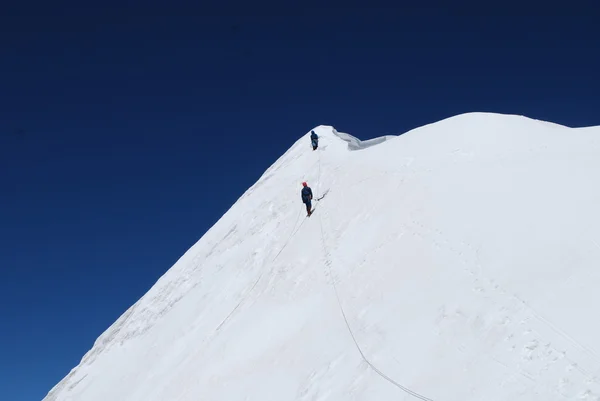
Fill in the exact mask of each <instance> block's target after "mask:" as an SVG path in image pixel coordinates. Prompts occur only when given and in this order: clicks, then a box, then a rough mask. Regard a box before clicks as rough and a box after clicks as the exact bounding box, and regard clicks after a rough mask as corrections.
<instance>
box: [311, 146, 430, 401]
mask: <svg viewBox="0 0 600 401" xmlns="http://www.w3.org/2000/svg"><path fill="white" fill-rule="evenodd" d="M320 177H321V156H320V155H319V183H320ZM319 225H320V228H321V244H322V246H323V252H324V254H325V258H326V262H325V265H326V266H327V269H328V273H329V277H331V284H332V287H333V291H334V293H335V298H336V299H337V304H338V307H339V309H340V312H341V314H342V317H343V318H344V322H345V323H346V328H347V329H348V332H349V333H350V337H352V341H353V342H354V345H355V346H356V349H357V350H358V353H359V354H360V356H361V358H362V359H363V361H364V362H365V363H366V364H367V365H368V366H369V367H370V368H371V369H373V371H374V372H375V373H377V374H378V375H379V376H381V377H382V378H383V379H385V380H387V381H388V382H390V383H391V384H393V385H394V386H396V387H397V388H399V389H400V390H402V391H404V392H405V393H407V394H409V395H412V396H413V397H415V398H418V399H420V400H423V401H433V400H432V399H431V398H427V397H425V396H423V395H421V394H419V393H417V392H415V391H412V390H411V389H409V388H407V387H405V386H403V385H401V384H400V383H398V382H397V381H395V380H394V379H392V378H391V377H389V376H388V375H386V374H385V373H383V372H382V371H381V370H379V369H378V368H377V367H376V366H375V365H373V364H372V363H371V361H369V359H368V358H367V357H366V355H365V354H364V352H363V350H362V348H361V347H360V345H359V344H358V341H357V340H356V337H355V336H354V332H353V331H352V327H351V326H350V323H349V322H348V317H347V316H346V312H345V311H344V307H343V305H342V301H341V298H340V295H339V293H338V290H337V286H336V284H335V279H334V278H333V272H332V269H331V259H330V253H329V250H328V249H327V246H326V245H325V234H324V230H323V220H322V218H321V214H319Z"/></svg>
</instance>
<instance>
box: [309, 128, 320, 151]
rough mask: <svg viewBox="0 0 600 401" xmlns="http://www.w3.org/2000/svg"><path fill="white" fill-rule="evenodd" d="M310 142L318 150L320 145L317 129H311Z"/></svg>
mask: <svg viewBox="0 0 600 401" xmlns="http://www.w3.org/2000/svg"><path fill="white" fill-rule="evenodd" d="M310 132H311V134H310V142H311V143H312V147H313V150H317V148H318V147H319V136H318V135H317V134H315V131H310Z"/></svg>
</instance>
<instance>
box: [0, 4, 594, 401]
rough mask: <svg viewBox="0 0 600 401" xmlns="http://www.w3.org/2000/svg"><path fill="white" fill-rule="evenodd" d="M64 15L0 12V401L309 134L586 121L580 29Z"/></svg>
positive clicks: (64, 357)
mask: <svg viewBox="0 0 600 401" xmlns="http://www.w3.org/2000/svg"><path fill="white" fill-rule="evenodd" d="M80 3H85V2H80ZM120 4H125V3H124V2H120ZM165 4H167V3H165ZM279 4H281V3H279ZM51 7H52V8H51ZM76 7H79V8H76ZM82 7H83V6H81V4H80V5H79V6H76V5H69V6H68V7H67V6H64V7H61V6H60V4H59V3H57V2H43V3H39V4H37V3H36V4H33V3H31V4H25V5H24V4H22V3H20V5H19V8H13V9H6V10H3V12H2V13H0V15H1V16H0V30H1V32H0V33H1V34H0V52H1V53H0V185H1V187H0V244H1V245H0V317H1V320H0V324H1V330H0V388H1V389H2V390H1V392H2V399H5V398H6V399H7V400H11V401H32V400H36V399H38V400H39V399H41V398H42V397H43V396H44V395H45V394H46V393H47V391H49V390H50V388H51V387H52V386H53V385H54V384H55V383H56V382H58V381H59V380H60V379H61V378H62V377H64V376H65V375H66V374H67V373H68V372H69V370H70V369H71V368H72V367H74V366H75V365H76V364H77V363H78V362H79V360H80V358H81V357H82V356H83V354H84V353H85V352H86V351H87V350H88V349H89V348H90V347H91V346H92V345H93V342H94V340H95V339H96V338H97V337H98V336H99V335H100V334H101V333H102V331H104V330H105V329H106V328H107V327H108V326H109V325H110V324H112V323H113V322H114V321H115V320H116V319H117V318H118V317H119V316H120V315H121V314H122V313H123V312H124V311H125V310H126V309H127V308H128V307H129V306H130V305H132V304H133V303H134V302H135V301H137V299H139V298H140V297H141V296H142V295H143V294H144V293H145V292H146V291H147V290H148V289H149V288H150V287H151V286H152V285H153V284H154V282H155V281H156V280H157V279H158V278H159V277H160V276H161V275H162V274H163V273H164V272H165V271H166V270H167V269H168V268H169V267H171V265H172V264H173V263H174V262H175V261H176V260H177V259H178V258H179V257H180V256H181V255H182V254H183V253H184V252H185V251H186V250H187V249H188V247H190V246H191V245H192V244H193V243H194V242H196V241H197V240H198V239H199V238H200V237H201V236H202V235H203V233H204V232H205V231H206V230H207V229H208V228H210V226H211V225H212V224H214V223H215V222H216V221H217V220H218V219H219V217H220V216H221V215H222V214H223V213H224V212H225V211H226V210H227V209H228V208H229V207H230V206H231V205H232V204H233V203H234V202H235V201H236V199H237V198H238V197H239V196H240V195H241V194H242V193H243V192H244V191H245V190H246V189H247V188H248V187H249V186H250V185H252V184H253V183H254V182H255V181H256V180H257V179H258V177H259V176H260V175H261V174H262V172H263V171H264V170H265V169H266V168H268V167H269V166H270V165H271V163H273V162H274V161H275V160H276V159H277V158H278V157H279V156H280V155H281V154H282V153H283V152H285V151H286V150H287V149H288V148H289V146H290V145H291V144H293V142H294V141H295V140H297V138H298V137H299V136H301V135H303V134H305V133H306V132H307V131H308V130H310V129H311V128H312V127H314V126H315V125H318V124H331V125H334V126H335V127H337V128H338V129H340V130H342V131H344V132H349V133H352V134H354V135H356V136H358V137H359V138H361V139H367V138H370V137H374V136H379V135H383V134H393V133H401V132H404V131H407V130H409V129H412V128H414V127H417V126H420V125H423V124H427V123H431V122H434V121H437V120H440V119H442V118H446V117H449V116H452V115H455V114H459V113H464V112H470V111H491V112H500V113H514V114H523V115H527V116H529V117H533V118H538V119H545V120H549V121H553V122H557V123H561V124H566V125H570V126H584V125H598V124H600V115H599V114H598V110H600V96H599V94H600V79H599V78H598V71H600V52H599V51H598V43H599V39H600V35H599V33H600V30H599V29H598V28H597V26H598V25H597V23H596V22H597V20H596V19H595V18H591V17H575V16H564V15H566V14H565V13H563V17H560V18H559V17H545V18H533V17H518V18H516V17H511V18H484V17H474V16H470V17H467V16H462V17H457V16H453V17H443V16H442V14H443V12H437V13H436V16H430V17H428V18H425V17H418V16H416V15H415V12H407V10H401V11H399V10H393V9H387V10H362V11H359V10H357V9H352V8H346V9H343V10H342V9H338V10H336V9H334V8H331V9H305V8H301V6H294V7H291V8H289V9H288V10H281V9H278V10H276V12H278V13H279V14H280V16H278V17H272V16H271V17H268V16H265V15H266V11H264V10H262V12H261V10H256V9H250V8H248V7H246V8H239V7H238V8H236V7H233V6H232V7H230V11H231V12H232V13H235V14H237V15H236V16H231V15H230V16H224V14H223V10H216V9H215V10H212V11H213V12H212V15H211V16H206V15H207V12H209V10H197V9H196V10H194V9H193V8H191V7H183V6H178V7H175V6H169V7H171V8H168V9H167V8H164V9H161V8H158V7H157V8H145V9H136V8H135V7H133V6H130V7H128V8H125V9H123V8H118V7H116V6H111V5H110V4H104V5H103V6H102V7H95V8H82ZM86 7H88V6H86ZM32 10H34V11H32ZM265 10H266V9H265ZM442 11H443V10H442ZM274 12H275V11H274ZM421 12H424V11H423V10H421ZM580 12H581V14H584V15H585V14H587V15H590V12H589V11H588V12H585V10H580ZM252 14H254V15H259V14H263V16H260V17H258V16H249V15H252ZM455 14H458V13H455ZM200 15H205V16H204V17H202V16H200ZM283 15H288V16H283ZM289 15H296V17H289Z"/></svg>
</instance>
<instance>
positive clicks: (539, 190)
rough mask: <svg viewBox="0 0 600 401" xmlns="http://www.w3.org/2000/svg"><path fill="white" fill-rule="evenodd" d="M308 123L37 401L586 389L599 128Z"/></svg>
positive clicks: (521, 395) (592, 367)
mask: <svg viewBox="0 0 600 401" xmlns="http://www.w3.org/2000/svg"><path fill="white" fill-rule="evenodd" d="M315 131H316V132H317V134H318V135H319V136H320V143H319V145H320V146H319V149H318V150H317V151H314V152H313V151H312V148H311V147H310V139H309V138H308V137H309V135H310V133H307V134H306V135H305V136H303V137H302V138H300V139H299V140H298V141H297V142H296V143H295V144H294V145H293V146H292V147H291V148H290V149H289V150H288V151H287V152H286V153H285V154H284V155H283V156H282V157H281V158H280V159H279V160H277V161H276V162H275V163H274V164H273V165H272V166H271V167H270V168H269V169H268V170H267V171H266V172H265V173H264V175H263V176H262V177H261V178H260V179H259V180H258V182H256V184H254V185H253V186H252V187H251V188H249V189H248V190H247V191H246V193H244V194H243V196H242V197H241V198H240V199H239V200H238V201H237V202H236V203H235V204H234V205H233V206H232V207H231V209H230V210H229V211H228V212H227V213H226V214H225V215H224V216H223V217H222V218H221V219H220V220H219V221H218V222H217V223H216V224H215V225H214V226H213V227H212V228H211V229H210V230H209V231H208V232H207V233H206V234H205V235H204V236H203V237H202V238H201V239H200V240H199V241H198V242H197V243H196V244H195V245H194V246H193V247H192V248H190V249H189V251H188V252H186V253H185V254H184V255H183V256H182V257H181V259H180V260H179V261H178V262H177V263H176V264H175V265H174V266H173V267H172V268H171V269H170V270H169V271H168V272H167V273H165V275H164V276H163V277H161V279H160V280H158V282H157V283H156V284H155V285H154V286H153V287H152V289H151V290H150V291H148V293H147V294H146V295H144V297H142V298H141V299H140V300H139V301H138V302H137V303H136V304H135V305H133V306H132V307H131V308H130V309H129V310H128V311H126V312H125V313H124V314H123V315H122V316H121V318H119V319H118V320H117V321H116V322H115V323H114V324H113V325H112V326H111V327H110V328H109V329H108V330H107V331H106V332H105V333H103V334H102V335H101V336H100V337H99V338H98V340H97V341H96V343H95V345H94V347H93V348H92V349H91V350H90V351H89V352H88V353H87V354H86V355H85V356H84V357H83V359H82V361H81V363H80V364H79V366H77V367H76V368H74V369H73V370H72V371H71V373H70V374H69V375H68V376H67V377H65V378H64V379H63V380H62V381H61V382H60V383H58V384H57V386H56V387H55V388H54V389H52V391H50V393H49V394H48V396H47V397H46V398H45V400H46V401H198V400H207V401H236V400H240V401H241V400H255V401H267V400H273V401H282V400H302V401H307V400H339V401H342V400H344V401H345V400H365V401H375V400H377V401H385V400H411V399H415V400H416V399H422V400H434V401H452V400H456V401H469V400H472V401H492V400H510V401H516V400H540V401H551V400H590V401H591V400H600V323H599V316H600V292H599V291H598V288H600V211H599V207H600V206H599V205H600V185H599V182H600V179H599V178H600V127H591V128H578V129H573V128H567V127H563V126H560V125H557V124H551V123H546V122H542V121H536V120H531V119H528V118H525V117H520V116H507V115H498V114H487V113H469V114H464V115H460V116H456V117H453V118H449V119H446V120H443V121H440V122H437V123H434V124H430V125H427V126H424V127H421V128H418V129H415V130H412V131H410V132H408V133H406V134H404V135H401V136H399V137H382V138H377V139H374V140H370V141H364V142H362V141H360V140H358V139H357V138H354V137H352V136H350V135H348V134H342V133H338V132H337V131H336V130H335V129H333V128H332V127H328V126H320V127H317V128H315ZM302 181H307V182H308V184H309V185H310V186H311V187H312V189H313V192H314V193H315V197H316V198H321V197H322V198H321V199H320V200H319V201H317V202H315V206H316V208H315V212H314V214H313V215H312V216H311V217H310V218H307V217H306V212H305V210H304V206H303V205H302V203H301V201H300V189H301V185H300V183H301V182H302Z"/></svg>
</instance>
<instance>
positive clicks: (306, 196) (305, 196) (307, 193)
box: [301, 182, 313, 216]
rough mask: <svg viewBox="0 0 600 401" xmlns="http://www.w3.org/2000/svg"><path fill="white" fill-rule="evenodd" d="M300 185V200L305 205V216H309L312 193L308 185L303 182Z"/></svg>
mask: <svg viewBox="0 0 600 401" xmlns="http://www.w3.org/2000/svg"><path fill="white" fill-rule="evenodd" d="M302 186H303V187H304V188H302V192H301V194H302V202H303V203H304V204H305V205H306V213H307V216H310V215H311V214H312V212H311V209H312V202H311V201H312V198H313V194H312V190H311V189H310V187H309V186H308V185H307V184H306V183H305V182H303V183H302Z"/></svg>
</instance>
